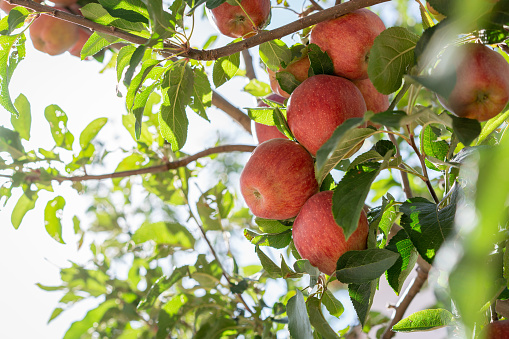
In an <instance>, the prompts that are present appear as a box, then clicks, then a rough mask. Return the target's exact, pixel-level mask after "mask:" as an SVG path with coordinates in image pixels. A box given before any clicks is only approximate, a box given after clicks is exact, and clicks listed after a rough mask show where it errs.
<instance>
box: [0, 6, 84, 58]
mask: <svg viewBox="0 0 509 339" xmlns="http://www.w3.org/2000/svg"><path fill="white" fill-rule="evenodd" d="M36 1H37V2H42V0H36ZM77 2H78V0H56V1H55V2H54V3H55V6H54V8H55V9H58V10H61V11H67V12H73V13H77V14H80V9H79V8H80V7H79V5H78V4H77ZM14 7H15V6H14V5H11V4H9V3H7V2H6V1H4V0H0V9H2V10H3V11H4V12H5V13H9V12H10V10H11V9H12V8H14ZM29 30H30V39H31V40H32V43H33V45H34V47H35V49H37V50H39V51H41V52H44V53H47V54H49V55H59V54H62V53H64V52H66V51H68V52H69V53H70V54H71V55H74V56H76V57H81V55H80V54H81V50H82V48H83V45H85V43H86V42H87V40H88V38H89V37H90V35H91V34H92V32H91V31H90V30H88V29H86V28H83V27H80V26H78V25H76V24H73V23H71V22H67V21H64V20H60V19H57V18H55V17H53V16H51V15H49V14H41V15H40V16H38V17H37V18H36V19H34V21H33V22H32V24H31V25H30V29H29Z"/></svg>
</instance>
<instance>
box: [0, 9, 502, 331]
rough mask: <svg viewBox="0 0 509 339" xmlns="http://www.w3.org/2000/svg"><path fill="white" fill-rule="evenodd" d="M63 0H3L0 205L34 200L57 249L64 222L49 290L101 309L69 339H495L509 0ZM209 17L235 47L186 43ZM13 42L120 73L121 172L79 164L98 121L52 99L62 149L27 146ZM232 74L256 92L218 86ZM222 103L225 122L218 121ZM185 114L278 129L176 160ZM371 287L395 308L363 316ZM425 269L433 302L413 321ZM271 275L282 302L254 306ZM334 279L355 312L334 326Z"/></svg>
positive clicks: (24, 101)
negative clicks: (237, 99) (64, 252)
mask: <svg viewBox="0 0 509 339" xmlns="http://www.w3.org/2000/svg"><path fill="white" fill-rule="evenodd" d="M56 2H57V3H56V4H55V5H54V6H53V5H52V4H51V3H47V2H45V1H44V2H39V1H30V0H10V1H1V3H0V4H1V6H0V7H1V8H2V9H3V10H4V11H6V12H8V15H5V16H3V17H2V19H1V20H0V26H1V27H0V28H1V29H0V34H1V36H0V44H1V46H2V48H1V51H0V56H1V58H0V81H1V101H0V104H1V105H2V106H3V108H4V109H5V111H6V112H9V113H10V114H11V115H12V116H11V122H12V126H7V127H5V126H2V127H0V179H1V181H0V201H2V206H4V207H5V206H6V204H7V202H9V203H10V204H13V205H14V208H13V210H12V217H11V224H12V226H13V227H15V228H18V227H19V226H20V224H21V222H22V219H23V217H24V216H25V214H26V213H27V212H28V211H30V210H31V209H33V208H34V206H36V204H43V205H45V209H44V220H41V225H40V227H43V225H44V227H45V228H46V230H47V233H48V235H49V236H50V237H52V238H53V239H55V241H58V242H62V243H63V242H64V239H63V237H62V228H63V227H73V229H74V232H75V233H76V235H77V236H78V238H79V239H80V240H79V241H78V244H77V246H78V247H82V248H81V250H82V251H89V252H90V256H91V259H90V261H89V262H88V263H86V264H83V265H82V264H77V263H72V265H71V266H70V267H65V268H62V269H61V280H62V282H61V284H60V285H59V286H44V285H40V287H41V288H42V289H44V290H47V291H49V292H51V291H61V292H63V293H65V294H64V296H63V297H62V299H61V301H60V302H59V304H58V305H55V310H54V312H53V314H52V316H51V319H50V321H51V320H52V319H55V318H56V317H58V316H59V315H60V314H61V313H62V312H65V311H66V310H67V309H69V308H70V307H72V306H73V305H74V304H76V303H79V302H80V301H81V300H84V299H89V298H97V299H98V300H102V301H101V303H100V304H99V305H98V306H97V307H96V308H94V309H91V310H90V311H89V312H88V313H87V314H86V316H85V317H84V318H83V319H81V320H78V321H76V322H74V323H73V324H71V325H70V327H69V329H68V331H67V333H66V335H65V338H84V337H100V338H154V337H155V338H191V337H192V338H226V337H244V338H276V337H287V336H288V335H289V336H291V337H292V338H340V337H341V338H343V337H344V338H353V337H354V336H355V335H358V334H359V333H360V332H365V333H369V335H370V336H371V337H376V338H391V337H393V336H394V335H396V334H397V335H398V336H400V337H404V336H405V333H403V332H413V331H424V330H435V329H438V328H442V327H446V328H447V333H448V334H449V337H453V336H457V337H465V338H482V337H489V338H500V337H504V335H505V336H508V335H509V334H508V333H509V325H507V324H506V322H505V321H504V320H503V319H504V318H508V317H509V306H508V301H507V299H508V298H509V290H508V283H509V280H508V279H509V273H508V269H509V252H508V251H509V242H508V228H507V224H508V219H509V218H508V215H507V202H508V201H509V200H508V193H509V179H508V176H507V175H506V169H507V168H508V167H509V164H508V163H507V162H508V161H509V141H508V140H507V137H505V138H504V133H505V131H506V129H507V127H508V123H507V122H506V120H507V119H508V118H509V110H508V107H507V104H508V102H509V63H508V60H509V58H508V55H507V53H508V52H509V48H508V45H507V40H508V38H509V30H508V28H507V27H508V26H509V1H507V0H494V1H493V0H491V1H489V0H465V1H449V0H429V2H425V3H423V2H420V1H417V3H416V4H414V3H413V2H407V1H404V0H395V1H388V0H350V1H347V2H344V3H341V1H336V3H335V4H334V3H329V2H327V1H324V2H322V1H315V0H309V1H305V2H304V5H303V6H302V5H301V4H291V3H289V2H287V1H282V0H277V1H275V0H274V1H272V2H269V1H268V0H242V1H237V0H198V1H194V0H175V1H162V0H121V1H109V0H78V1H63V0H60V1H56ZM413 5H415V7H414V8H418V11H412V9H411V8H412V6H413ZM271 6H272V10H271ZM277 7H280V8H283V9H282V10H287V11H291V12H293V13H294V14H295V17H294V20H293V21H289V22H282V21H281V20H280V18H278V17H277V15H276V14H275V9H276V8H277ZM368 7H369V9H367V8H368ZM206 12H207V14H205V13H206ZM271 12H272V15H271ZM388 13H390V14H388ZM205 15H208V16H209V18H210V20H211V21H212V22H213V23H214V25H215V26H216V28H217V29H218V31H219V32H221V34H224V35H226V36H229V37H231V39H232V41H231V42H230V43H227V44H225V45H223V46H220V47H214V48H212V47H211V46H212V45H213V43H214V41H215V40H216V39H217V34H219V33H216V32H212V33H211V35H210V38H209V39H208V40H207V41H206V42H204V43H203V45H201V46H194V45H192V42H191V37H192V35H193V32H195V31H198V30H200V29H203V30H205V29H206V27H205V26H204V25H202V24H203V21H201V19H202V18H203V17H204V16H205ZM382 19H384V20H382ZM391 20H392V21H391ZM269 21H270V22H271V23H270V26H269V28H268V27H267V25H268V24H269ZM207 27H208V26H207ZM27 34H30V39H31V41H32V43H33V44H34V47H36V48H37V49H39V50H41V51H42V52H45V53H48V54H51V55H54V54H60V53H63V52H64V51H68V52H69V53H70V54H71V55H74V56H79V57H80V58H81V59H82V60H83V62H87V61H85V59H88V60H89V61H88V62H100V63H103V64H104V65H105V66H104V67H105V69H106V70H108V71H111V72H115V73H116V75H117V80H118V84H119V85H118V89H117V92H118V95H119V96H122V97H123V98H124V99H125V107H126V112H125V114H124V115H122V116H121V121H122V124H123V127H124V128H125V129H127V130H128V131H129V133H130V134H131V135H132V137H133V139H134V140H135V141H136V146H135V147H134V148H132V149H125V148H124V149H122V154H123V156H122V159H120V160H118V159H117V166H116V170H115V171H114V172H111V173H109V172H105V173H100V174H89V173H91V172H94V173H97V170H98V169H99V170H100V169H101V163H102V162H103V161H104V159H105V158H107V156H108V152H106V151H105V149H104V142H107V140H105V139H104V136H102V138H103V139H101V135H100V131H101V129H102V128H103V127H104V126H105V125H106V124H109V123H110V122H109V121H108V120H107V119H106V118H99V119H96V120H94V121H92V122H91V123H90V124H88V125H87V126H84V128H83V129H82V130H81V131H80V132H79V135H73V134H72V133H71V132H70V131H69V130H68V128H67V121H68V119H72V118H73V112H64V111H63V110H62V109H61V108H60V107H59V106H58V103H55V104H52V105H50V106H48V107H46V109H45V110H44V116H45V118H46V120H47V121H48V123H49V126H50V128H51V132H52V136H53V139H54V141H55V146H54V147H53V148H52V149H48V150H46V149H42V148H39V149H27V148H26V147H25V145H24V140H28V139H29V138H30V128H31V110H30V93H22V94H19V95H18V96H16V97H15V98H14V97H12V98H11V95H10V93H9V82H10V81H11V79H12V78H14V77H16V67H17V66H18V64H19V63H21V62H29V57H27V58H26V59H27V60H25V57H26V51H25V48H26V44H27V43H29V42H27V38H26V36H27ZM233 39H234V40H233ZM241 60H242V63H241ZM234 77H243V78H245V87H244V88H242V89H241V90H242V91H244V92H247V93H249V94H250V95H252V96H253V99H254V100H256V101H253V102H257V103H258V104H257V105H256V104H253V103H245V104H244V105H243V106H242V108H238V107H236V106H235V105H233V104H232V103H231V102H230V101H231V100H229V98H228V96H229V95H231V96H232V97H233V96H234V95H235V94H234V93H231V92H229V94H228V95H226V94H220V93H219V92H220V91H221V86H223V85H224V84H225V83H227V82H228V81H230V80H231V79H232V78H234ZM272 92H274V93H277V94H278V95H277V96H275V95H274V94H272ZM288 98H289V99H288ZM212 106H215V107H217V108H219V109H221V110H223V111H224V112H225V113H226V114H227V115H228V116H229V117H230V118H231V122H232V124H231V125H229V126H217V125H215V124H214V120H213V119H210V118H209V115H208V112H209V109H210V107H212ZM255 106H256V107H255ZM244 107H247V108H244ZM38 113H39V112H38ZM5 114H7V113H5ZM34 114H35V112H34ZM191 115H197V116H199V117H200V118H201V119H204V120H206V121H208V122H209V126H210V129H211V130H212V129H218V130H226V129H231V128H238V129H239V133H244V134H245V133H252V130H253V131H256V133H255V134H258V139H254V140H260V141H264V140H267V139H269V140H268V141H265V142H262V143H260V146H257V145H256V143H257V142H256V143H255V141H254V140H253V143H252V144H250V145H245V144H239V143H236V142H235V140H232V141H231V142H230V141H228V142H225V140H222V139H221V138H219V139H218V140H217V143H216V144H215V145H210V147H209V146H207V147H205V148H204V149H203V150H202V151H200V152H198V153H195V154H186V153H185V152H184V151H183V148H185V145H186V143H188V142H190V141H191V140H192V139H193V137H195V136H193V135H192V134H188V131H189V130H190V123H191V122H192V121H193V120H192V119H190V116H191ZM252 126H256V127H253V128H252ZM262 129H265V130H266V131H269V132H262ZM264 133H265V134H264ZM262 135H263V136H262ZM273 138H276V139H274V140H272V139H273ZM99 141H101V142H99ZM280 145H285V146H284V147H285V148H280ZM253 151H254V152H253ZM242 152H247V153H249V152H253V155H252V156H251V158H250V159H249V161H247V160H246V159H247V158H246V157H242V156H240V155H239V154H242ZM297 153H298V154H300V155H299V157H301V158H294V154H297ZM69 154H72V156H68V155H69ZM64 155H67V156H64ZM246 162H247V164H246ZM244 167H245V168H246V170H245V171H244V170H243V169H244ZM241 172H242V174H241ZM304 172H305V173H304ZM239 174H240V178H239ZM203 177H205V180H204V179H203ZM239 181H240V184H239ZM68 182H71V183H72V184H73V185H72V187H73V189H75V190H76V191H78V192H80V193H82V194H84V195H86V196H88V197H90V200H89V201H90V206H89V208H88V213H89V215H91V216H92V222H91V223H90V224H86V225H85V224H83V223H81V222H80V218H79V216H75V217H74V218H73V220H72V226H71V225H70V222H69V223H67V221H65V220H61V217H60V215H61V212H62V210H64V209H65V208H66V200H65V197H63V196H62V195H59V194H58V193H57V192H58V187H59V185H60V184H62V183H68ZM204 182H205V184H204ZM204 187H206V188H204ZM19 191H22V192H23V194H22V195H21V197H20V198H19V200H17V201H16V202H13V201H12V200H10V199H12V198H11V196H14V195H13V194H12V193H13V192H19ZM41 191H49V192H55V195H54V198H53V199H51V200H49V201H41V200H42V199H39V193H40V192H41ZM303 192H304V193H303ZM139 196H146V199H144V201H139V199H136V197H139ZM233 241H236V242H237V241H238V242H242V244H243V245H242V251H240V250H239V249H238V248H232V247H231V246H230V245H231V243H232V242H233ZM83 244H87V247H89V248H85V246H83ZM240 256H252V257H253V258H257V260H258V261H259V264H256V265H244V264H243V263H242V262H243V260H241V259H240V258H239V257H240ZM120 263H121V264H120ZM413 270H416V271H417V276H416V278H415V279H413V280H412V281H411V282H410V283H408V282H407V280H408V279H407V278H408V276H409V274H410V273H411V272H412V271H413ZM120 272H122V273H121V274H120ZM380 279H386V280H387V282H388V283H389V285H390V287H392V289H393V292H394V293H395V294H397V295H398V296H399V297H400V301H399V302H398V303H397V305H395V306H393V312H392V315H391V316H390V317H385V316H380V313H379V312H377V311H376V310H371V305H372V301H373V297H374V295H375V294H376V293H377V290H378V289H377V287H378V286H379V281H380ZM427 281H430V282H431V285H433V286H434V288H435V289H436V293H437V296H438V298H437V302H436V304H434V305H430V307H429V308H427V309H423V310H421V311H419V312H416V313H413V314H407V312H406V311H407V308H408V306H409V304H410V303H411V302H412V300H413V299H415V298H419V291H420V290H421V288H422V287H423V285H424V284H425V283H426V282H427ZM274 284H277V285H278V286H280V287H281V288H283V289H284V293H282V294H281V296H280V297H279V298H278V301H276V302H274V303H269V304H268V303H266V300H267V299H266V298H265V297H266V296H268V295H270V294H271V293H273V291H272V290H271V289H270V288H269V287H270V286H274ZM404 284H408V288H406V289H403V286H404ZM338 289H343V290H347V291H348V295H349V297H350V300H351V303H352V304H353V308H354V310H355V313H356V316H357V319H358V325H355V324H352V326H349V327H347V328H344V329H340V328H335V326H334V325H333V320H334V319H335V318H339V317H341V315H342V313H343V311H344V306H343V304H342V303H341V302H340V301H339V300H338V298H337V297H336V296H335V293H334V292H336V291H337V290H338Z"/></svg>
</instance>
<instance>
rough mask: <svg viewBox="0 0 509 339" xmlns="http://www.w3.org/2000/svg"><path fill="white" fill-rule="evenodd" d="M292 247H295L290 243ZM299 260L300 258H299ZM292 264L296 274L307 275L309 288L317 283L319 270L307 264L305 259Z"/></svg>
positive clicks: (307, 261)
mask: <svg viewBox="0 0 509 339" xmlns="http://www.w3.org/2000/svg"><path fill="white" fill-rule="evenodd" d="M291 246H293V247H295V246H294V245H293V243H292V245H291ZM299 258H300V257H299ZM299 258H297V261H295V262H294V263H293V269H294V270H295V272H297V273H305V274H309V286H311V287H313V286H315V285H316V283H317V282H318V277H319V276H320V270H319V269H318V268H316V267H314V266H313V265H311V263H310V262H309V260H307V259H299Z"/></svg>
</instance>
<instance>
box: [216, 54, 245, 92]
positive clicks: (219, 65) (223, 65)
mask: <svg viewBox="0 0 509 339" xmlns="http://www.w3.org/2000/svg"><path fill="white" fill-rule="evenodd" d="M239 65H240V52H239V53H235V54H232V55H228V56H224V57H221V58H219V59H217V60H216V62H214V68H213V70H212V80H213V81H214V86H216V88H218V87H219V86H221V85H222V84H224V83H225V82H227V81H228V80H230V79H231V78H233V77H234V76H235V74H237V72H238V70H239Z"/></svg>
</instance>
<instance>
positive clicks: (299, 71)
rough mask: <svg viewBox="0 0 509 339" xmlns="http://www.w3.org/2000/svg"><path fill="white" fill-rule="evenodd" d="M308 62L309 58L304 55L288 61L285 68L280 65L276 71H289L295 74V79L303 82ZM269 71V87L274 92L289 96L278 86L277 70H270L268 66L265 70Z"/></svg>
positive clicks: (307, 69)
mask: <svg viewBox="0 0 509 339" xmlns="http://www.w3.org/2000/svg"><path fill="white" fill-rule="evenodd" d="M309 67H310V62H309V58H308V57H307V55H306V56H304V57H302V58H300V59H298V60H296V61H294V62H292V63H290V64H289V65H288V66H287V67H286V68H282V67H280V68H279V70H278V72H289V73H291V74H293V76H295V79H296V80H297V81H299V82H303V81H304V80H306V79H307V78H308V77H309V76H308V72H309ZM267 72H268V73H269V79H270V88H271V89H272V91H273V92H274V93H277V94H279V95H281V96H282V97H284V98H287V99H288V98H289V97H290V94H288V93H286V92H285V91H283V90H282V89H281V86H279V82H278V81H277V79H276V74H277V72H274V71H272V70H271V69H270V68H269V69H268V70H267Z"/></svg>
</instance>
